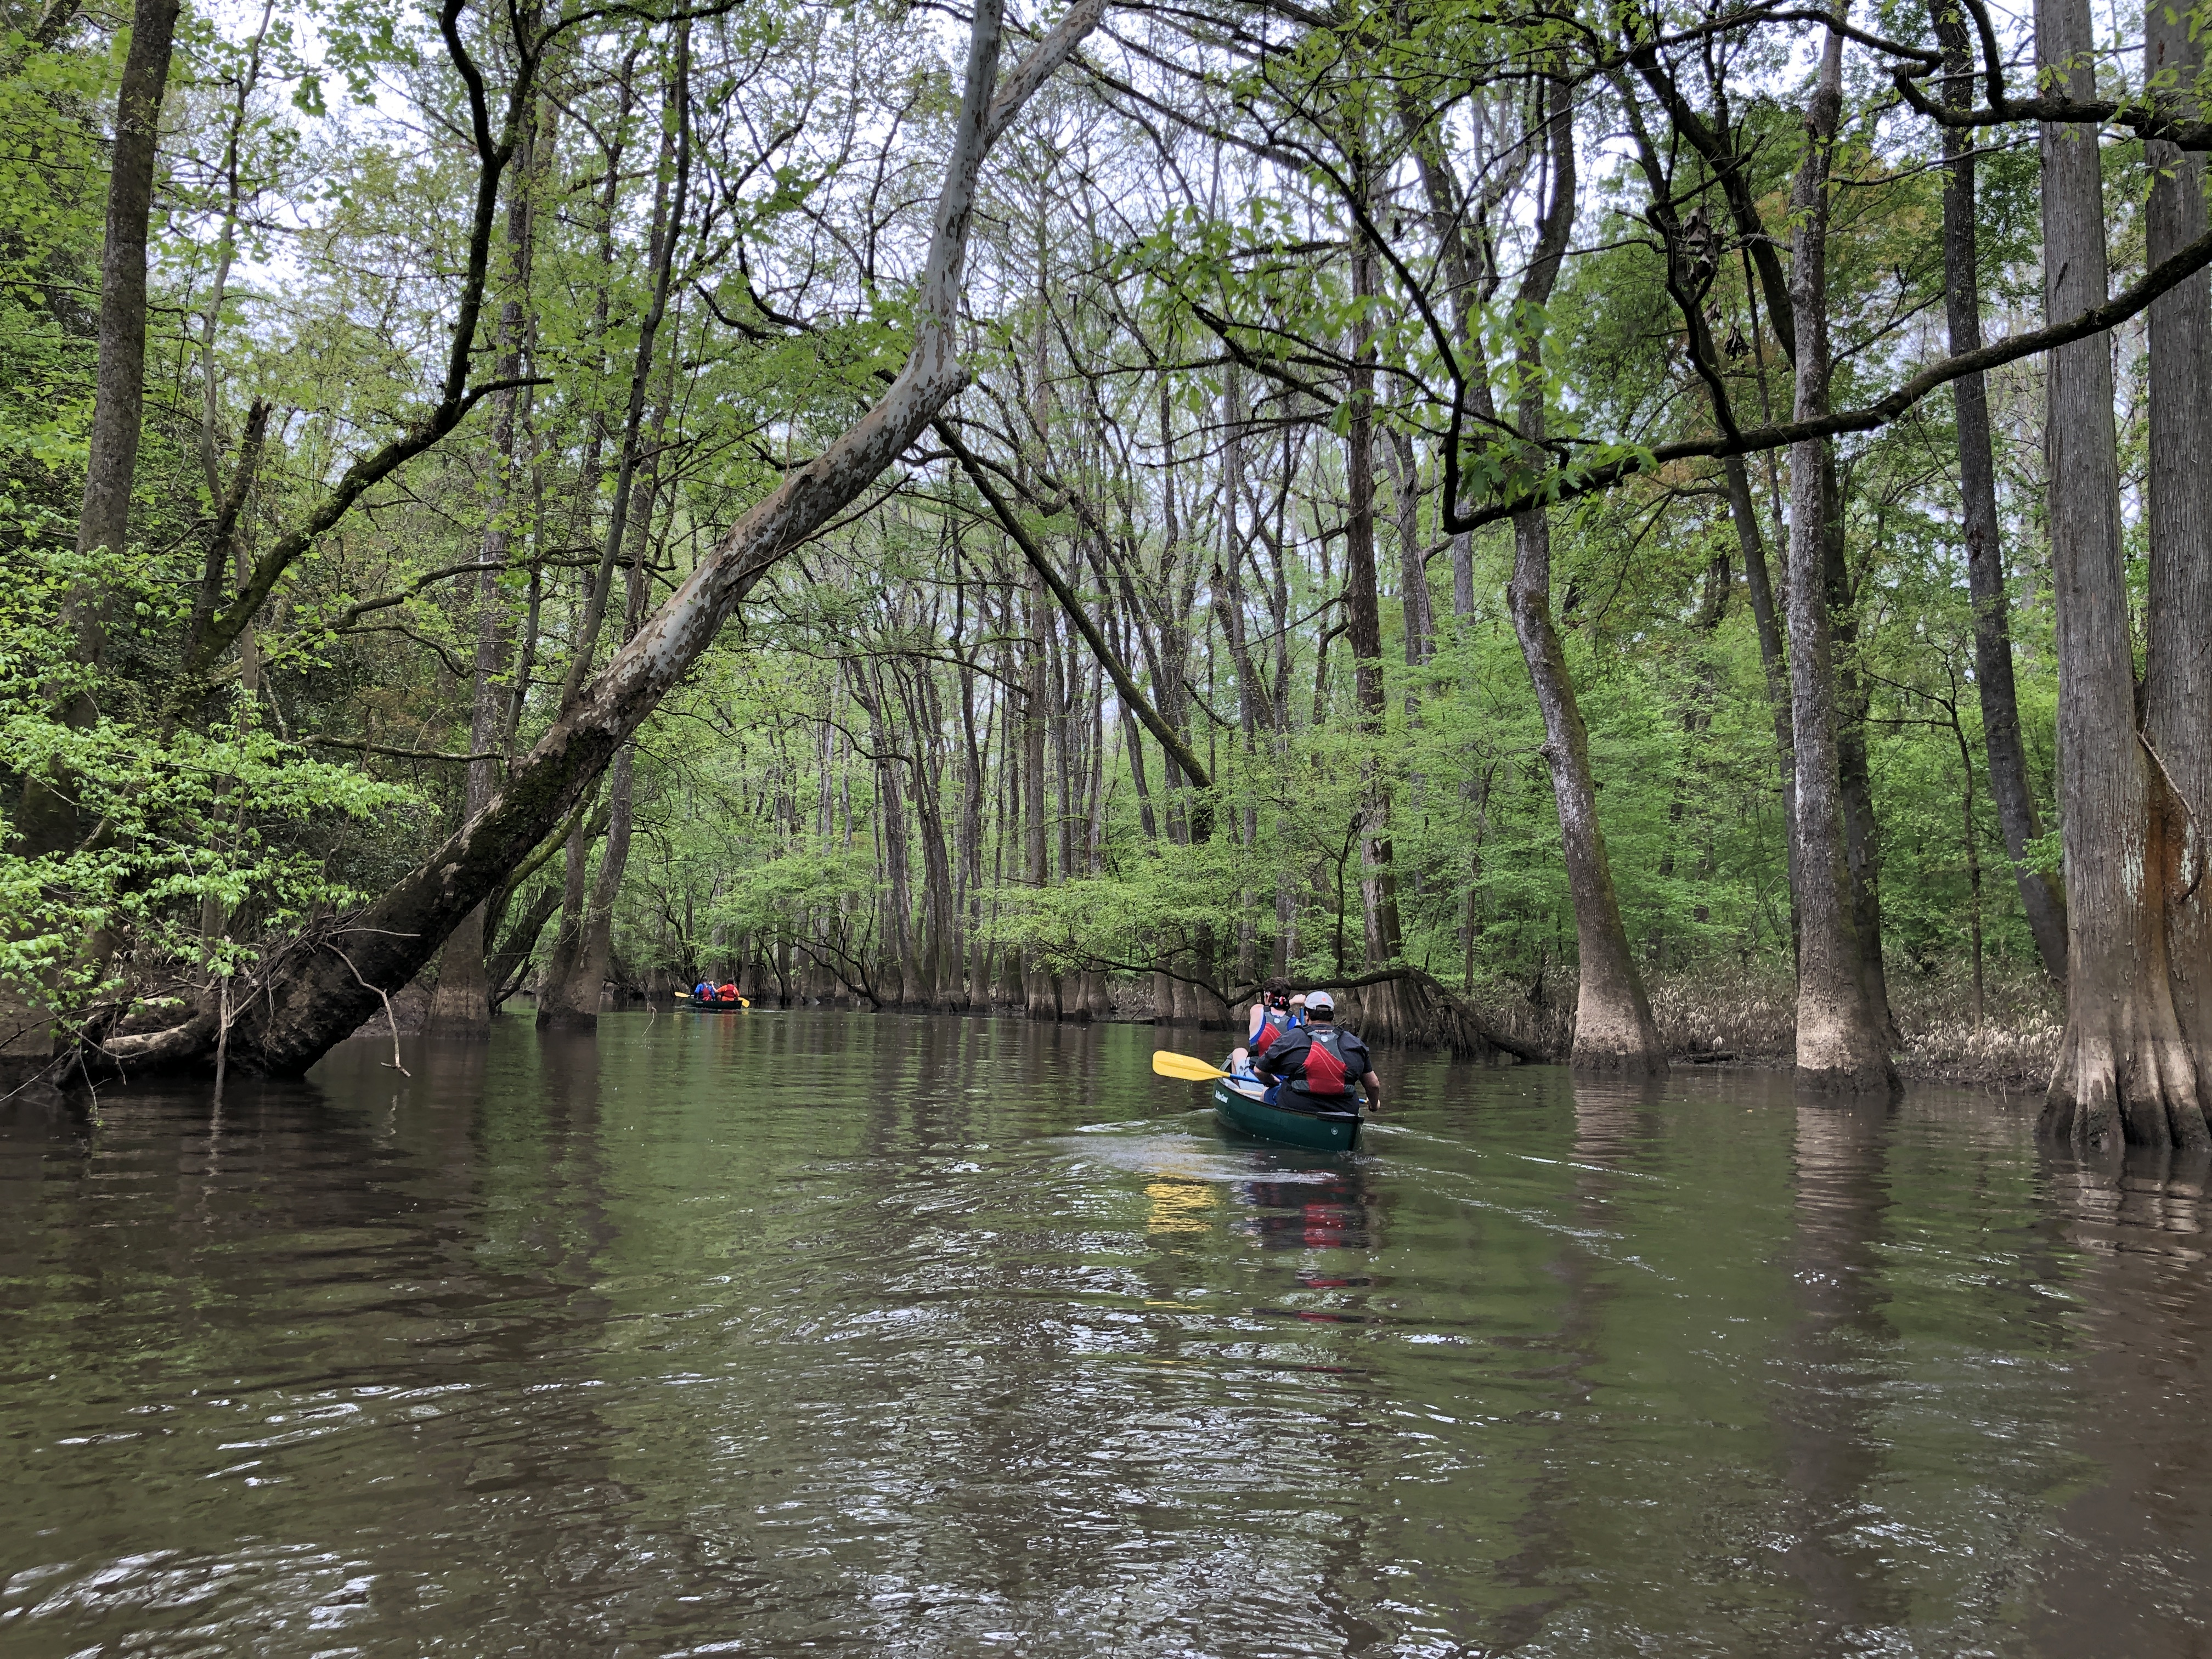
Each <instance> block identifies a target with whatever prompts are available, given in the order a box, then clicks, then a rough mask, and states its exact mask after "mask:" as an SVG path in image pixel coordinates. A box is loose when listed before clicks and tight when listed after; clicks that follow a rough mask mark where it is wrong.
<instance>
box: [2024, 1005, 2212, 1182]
mask: <svg viewBox="0 0 2212 1659" xmlns="http://www.w3.org/2000/svg"><path fill="white" fill-rule="evenodd" d="M2098 1012H2100V1013H2101V1014H2102V1015H2103V1016H2104V1018H2099V1019H2088V1018H2083V1017H2082V1015H2081V1013H2080V1012H2078V1011H2077V1012H2076V1013H2075V1017H2074V1018H2072V1019H2071V1020H2069V1022H2068V1024H2067V1027H2066V1036H2065V1037H2064V1039H2063V1042H2061V1044H2060V1046H2059V1050H2058V1062H2057V1065H2056V1066H2053V1067H2052V1068H2051V1089H2050V1092H2049V1094H2048V1095H2047V1096H2046V1097H2045V1101H2044V1106H2043V1117H2042V1120H2041V1121H2040V1122H2039V1124H2038V1125H2037V1131H2038V1133H2040V1134H2042V1135H2043V1136H2044V1137H2045V1139H2051V1140H2064V1141H2068V1142H2070V1143H2071V1144H2072V1145H2073V1146H2076V1147H2080V1148H2082V1149H2084V1150H2087V1151H2095V1152H2109V1151H2112V1150H2116V1149H2117V1148H2118V1147H2119V1146H2122V1145H2123V1144H2126V1145H2130V1146H2179V1147H2189V1148H2203V1147H2206V1146H2212V1132H2208V1130H2207V1127H2206V1125H2205V1120H2204V1110H2203V1095H2202V1093H2201V1092H2200V1091H2199V1088H2198V1083H2197V1068H2196V1066H2195V1065H2194V1064H2193V1063H2192V1062H2191V1059H2190V1055H2189V1049H2188V1047H2187V1045H2186V1044H2185V1043H2184V1042H2182V1040H2181V1032H2180V1029H2179V1026H2178V1025H2176V1024H2174V1023H2173V1021H2172V1019H2171V1018H2156V1017H2151V1018H2146V1016H2145V1011H2144V1010H2143V1008H2142V1006H2141V1005H2140V1004H2139V1003H2138V1002H2137V1001H2136V999H2134V998H2132V997H2130V998H2119V999H2113V1000H2110V1001H2109V1002H2107V1003H2106V1006H2104V1007H2103V1008H2101V1009H2100V1010H2099V1011H2098Z"/></svg>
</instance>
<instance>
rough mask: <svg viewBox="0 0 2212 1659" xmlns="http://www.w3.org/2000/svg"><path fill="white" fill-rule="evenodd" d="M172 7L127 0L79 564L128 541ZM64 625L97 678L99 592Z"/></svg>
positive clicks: (59, 830) (73, 705)
mask: <svg viewBox="0 0 2212 1659" xmlns="http://www.w3.org/2000/svg"><path fill="white" fill-rule="evenodd" d="M178 9H179V8H178V0H137V4H136V5H135V7H134V8H133V9H132V12H131V46H130V49H129V50H128V52H126V53H125V57H124V60H123V80H122V84H121V86H120V88H119V89H118V94H117V97H116V105H115V146H114V151H113V155H112V162H111V166H110V170H109V173H108V175H107V231H106V241H105V242H104V244H103V245H102V246H101V249H100V320H99V324H98V328H99V358H98V363H97V366H96V368H94V381H93V403H92V430H91V432H90V433H89V434H88V447H87V455H86V463H85V475H84V496H83V500H82V504H81V506H80V507H79V509H78V513H77V530H76V550H77V553H78V555H79V556H81V557H83V556H90V555H93V554H96V553H99V552H100V550H103V549H105V550H106V552H107V554H108V556H110V557H111V558H116V559H120V558H121V557H122V556H124V554H125V552H126V551H127V550H128V549H129V547H130V544H131V482H132V480H133V478H134V477H136V475H137V466H138V438H139V434H140V431H141V430H142V428H143V424H144V412H145V406H146V227H147V222H148V220H149V217H150V216H151V215H152V213H153V206H154V168H155V143H156V140H157V139H158V137H159V136H160V130H161V100H162V96H163V94H165V93H166V91H167V88H168V83H169V57H170V49H171V47H172V46H173V44H174V42H175V40H176V32H177V13H178ZM63 619H64V623H66V624H67V626H68V628H69V630H70V635H71V639H70V655H71V658H72V659H73V660H74V661H75V662H76V664H77V665H79V666H81V667H84V668H88V669H92V670H94V671H97V670H98V669H99V668H100V666H101V665H102V664H104V663H105V661H106V655H107V591H106V586H105V585H104V584H102V583H101V582H100V580H98V579H97V578H96V577H94V578H92V579H89V580H81V581H80V582H79V583H78V585H77V586H75V587H73V588H71V589H70V592H69V594H68V595H67V597H66V599H64V608H63ZM57 712H58V714H59V715H60V717H61V718H62V719H63V720H64V721H66V722H67V723H68V724H69V725H70V726H75V727H76V728H77V729H79V730H81V731H82V730H85V729H88V728H89V727H90V726H93V725H94V723H95V722H96V721H97V720H99V718H100V710H99V707H98V705H97V704H96V703H95V702H94V697H93V691H92V688H91V687H90V686H89V685H80V686H79V687H78V688H77V689H76V690H74V691H73V692H71V693H70V696H68V697H66V698H65V699H64V700H63V702H61V704H60V706H59V708H58V711H57ZM74 793H75V792H74V789H73V787H72V786H71V784H70V781H69V780H68V779H66V778H64V777H58V776H54V775H50V774H46V773H43V772H40V773H33V774H31V775H28V776H27V777H26V778H25V780H24V783H23V793H22V802H21V808H20V810H19V811H18V812H17V814H16V818H15V830H16V836H17V841H16V844H15V848H13V849H12V850H13V851H15V852H16V853H18V854H21V856H23V857H25V858H38V857H40V856H42V855H44V854H49V853H58V852H60V851H63V850H64V848H70V847H74V846H76V843H77V842H79V841H81V840H82V838H83V830H84V826H82V824H80V823H79V821H78V814H77V808H76V802H75V799H74ZM43 1031H44V1026H43V1025H41V1026H40V1032H41V1033H43ZM39 1040H41V1041H42V1040H43V1036H41V1037H40V1039H39Z"/></svg>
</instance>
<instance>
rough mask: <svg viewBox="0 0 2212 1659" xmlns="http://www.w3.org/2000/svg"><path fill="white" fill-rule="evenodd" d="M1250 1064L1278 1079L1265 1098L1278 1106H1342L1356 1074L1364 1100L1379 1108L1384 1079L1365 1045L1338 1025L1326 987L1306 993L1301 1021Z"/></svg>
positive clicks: (1325, 1108) (1336, 1108) (1347, 1103)
mask: <svg viewBox="0 0 2212 1659" xmlns="http://www.w3.org/2000/svg"><path fill="white" fill-rule="evenodd" d="M1252 1063H1253V1065H1254V1066H1255V1067H1256V1068H1257V1070H1258V1071H1259V1072H1260V1073H1261V1076H1263V1077H1272V1078H1279V1079H1281V1082H1280V1083H1279V1085H1278V1086H1277V1087H1275V1088H1273V1089H1270V1090H1269V1091H1267V1098H1268V1099H1270V1100H1273V1101H1277V1102H1278V1103H1280V1104H1282V1105H1285V1106H1292V1107H1297V1108H1299V1109H1303V1110H1306V1111H1343V1110H1344V1109H1346V1108H1347V1107H1350V1106H1352V1104H1353V1097H1352V1081H1353V1079H1358V1082H1359V1084H1360V1086H1361V1087H1363V1088H1364V1089H1365V1090H1366V1091H1367V1103H1368V1104H1369V1105H1370V1106H1372V1107H1373V1108H1374V1109H1376V1111H1378V1112H1379V1111H1381V1110H1382V1109H1383V1079H1381V1078H1379V1077H1377V1076H1376V1075H1375V1062H1374V1061H1373V1060H1371V1059H1370V1058H1369V1056H1368V1053H1367V1045H1366V1044H1365V1043H1364V1042H1361V1041H1360V1040H1359V1039H1358V1036H1354V1035H1353V1034H1352V1032H1350V1031H1347V1030H1343V1029H1342V1028H1341V1027H1340V1026H1339V1025H1338V1024H1337V1023H1336V999H1335V998H1334V997H1333V996H1331V995H1329V994H1328V992H1326V991H1316V992H1314V993H1313V994H1311V995H1310V996H1308V997H1307V998H1306V1023H1305V1024H1304V1025H1301V1026H1298V1027H1297V1028H1296V1029H1295V1030H1290V1031H1285V1033H1284V1034H1283V1035H1282V1036H1279V1037H1277V1038H1276V1039H1275V1040H1274V1042H1272V1043H1270V1044H1268V1045H1267V1053H1265V1054H1261V1055H1260V1056H1259V1057H1258V1058H1257V1059H1255V1060H1254V1061H1253V1062H1252Z"/></svg>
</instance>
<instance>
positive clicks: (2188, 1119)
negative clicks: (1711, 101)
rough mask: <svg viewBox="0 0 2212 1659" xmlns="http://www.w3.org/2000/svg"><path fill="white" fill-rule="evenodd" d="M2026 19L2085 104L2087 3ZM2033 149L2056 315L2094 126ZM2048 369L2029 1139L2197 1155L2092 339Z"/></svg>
mask: <svg viewBox="0 0 2212 1659" xmlns="http://www.w3.org/2000/svg"><path fill="white" fill-rule="evenodd" d="M2035 21H2036V61H2037V64H2038V66H2039V69H2040V70H2042V72H2043V73H2044V74H2045V75H2046V76H2051V77H2052V78H2053V79H2054V80H2057V82H2059V83H2060V84H2061V85H2063V86H2064V87H2065V88H2066V89H2067V91H2068V92H2069V93H2070V94H2071V95H2072V96H2074V97H2075V98H2083V99H2086V98H2090V97H2093V96H2094V95H2095V88H2094V84H2093V74H2092V71H2091V70H2090V68H2089V64H2090V62H2091V57H2090V54H2091V52H2092V49H2093V46H2094V44H2095V42H2094V37H2093V33H2092V29H2091V25H2090V20H2089V5H2088V0H2039V3H2038V5H2037V7H2036V19H2035ZM2040 150H2041V159H2042V163H2043V269H2044V281H2043V303H2044V313H2045V316H2046V317H2049V318H2052V319H2059V318H2066V317H2071V316H2073V315H2074V314H2075V313H2077V312H2080V311H2081V310H2083V309H2084V308H2086V307H2088V306H2093V305H2096V304H2099V303H2100V302H2101V301H2103V300H2104V299H2105V298H2106V254H2105V204H2104V190H2103V185H2102V180H2101V179H2100V155H2099V149H2098V143H2097V129H2096V127H2094V126H2093V125H2081V126H2076V125H2062V124H2057V123H2046V124H2045V125H2044V126H2043V128H2042V133H2041V143H2040ZM2047 362H2048V369H2047V371H2046V373H2047V392H2046V395H2047V397H2048V398H2049V407H2048V410H2047V411H2046V415H2045V443H2046V445H2047V446H2048V447H2049V469H2048V471H2049V477H2050V502H2049V515H2050V523H2051V585H2052V587H2053V590H2054V592H2055V594H2056V598H2057V623H2058V691H2059V696H2058V807H2059V817H2060V821H2061V823H2063V825H2064V826H2065V835H2066V919H2067V951H2066V963H2067V973H2066V1034H2065V1036H2064V1037H2063V1039H2062V1041H2061V1042H2060V1045H2059V1051H2058V1060H2057V1065H2056V1066H2054V1067H2053V1069H2052V1072H2051V1092H2050V1096H2049V1097H2048V1098H2047V1100H2046V1101H2045V1105H2044V1109H2043V1119H2042V1125H2041V1127H2042V1129H2043V1132H2044V1133H2045V1134H2047V1135H2051V1136H2053V1137H2060V1138H2065V1139H2070V1140H2072V1141H2073V1143H2074V1144H2075V1146H2091V1147H2099V1148H2103V1147H2110V1146H2117V1145H2118V1144H2119V1142H2120V1141H2121V1140H2122V1139H2127V1140H2132V1141H2138V1142H2142V1143H2145V1144H2148V1145H2151V1146H2166V1145H2172V1144H2179V1145H2182V1146H2203V1145H2204V1144H2205V1140H2206V1132H2205V1123H2204V1115H2203V1111H2202V1109H2200V1104H2199V1100H2198V1096H2197V1073H2196V1068H2195V1066H2193V1065H2192V1064H2191V1060H2190V1054H2189V1050H2188V1048H2187V1046H2186V1045H2185V1043H2184V1042H2183V1040H2182V1036H2181V1028H2180V1026H2179V1024H2178V1023H2177V1021H2176V1020H2175V1018H2174V1012H2173V995H2172V989H2171V988H2170V987H2169V984H2168V981H2167V978H2166V929H2165V917H2164V915H2163V914H2162V912H2163V906H2162V905H2161V903H2160V896H2161V895H2160V888H2159V884H2158V878H2157V872H2159V871H2160V868H2161V867H2162V866H2163V864H2164V861H2165V853H2164V848H2163V847H2162V846H2161V845H2160V842H2161V839H2162V836H2161V834H2160V832H2161V830H2162V829H2163V818H2162V817H2161V816H2160V815H2159V814H2158V813H2156V812H2155V811H2154V793H2153V788H2152V774H2151V763H2150V760H2149V757H2148V755H2147V754H2146V753H2145V751H2144V748H2143V744H2142V740H2141V738H2140V737H2139V735H2138V733H2137V732H2136V708H2135V663H2134V658H2133V655H2132V651H2131V641H2130V636H2129V614H2128V588H2127V574H2126V571H2125V568H2124V566H2123V564H2122V562H2121V554H2120V501H2119V468H2118V456H2117V453H2116V451H2115V447H2114V431H2113V421H2112V347H2111V344H2110V343H2109V342H2107V341H2106V339H2105V338H2104V337H2102V336H2101V335H2095V336H2092V337H2089V338H2088V339H2086V340H2079V341H2075V343H2072V344H2069V345H2062V346H2060V347H2059V348H2057V349H2056V350H2055V351H2053V352H2052V353H2051V356H2050V357H2049V358H2048V360H2047Z"/></svg>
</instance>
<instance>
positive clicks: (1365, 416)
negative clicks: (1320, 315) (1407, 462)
mask: <svg viewBox="0 0 2212 1659" xmlns="http://www.w3.org/2000/svg"><path fill="white" fill-rule="evenodd" d="M1352 292H1353V294H1354V295H1358V297H1360V298H1362V299H1370V298H1372V297H1373V295H1374V292H1375V254H1374V250H1373V248H1372V247H1371V246H1370V245H1369V244H1368V242H1367V240H1366V239H1365V238H1364V237H1360V238H1358V239H1356V240H1355V241H1354V242H1353V245H1352ZM1351 404H1352V420H1351V424H1350V427H1349V428H1348V432H1347V435H1346V449H1345V469H1344V470H1345V477H1346V494H1347V495H1348V496H1349V511H1348V513H1347V515H1346V520H1345V531H1344V615H1345V629H1344V631H1345V638H1346V642H1347V643H1349V644H1350V646H1351V647H1352V703H1353V707H1354V708H1356V709H1357V710H1358V730H1359V732H1361V733H1362V734H1363V735H1364V737H1365V738H1366V739H1367V741H1366V743H1365V744H1363V745H1362V747H1363V750H1364V752H1363V754H1362V756H1361V759H1360V763H1359V769H1360V796H1359V808H1358V811H1359V912H1360V921H1361V938H1362V943H1363V945H1364V951H1363V959H1364V963H1365V965H1366V966H1367V967H1369V968H1387V967H1389V966H1392V965H1393V964H1394V963H1395V962H1396V961H1397V958H1398V955H1399V952H1400V951H1401V949H1402V948H1403V943H1404V941H1403V938H1402V934H1401V928H1400V923H1399V917H1398V874H1397V870H1396V868H1395V858H1394V856H1393V854H1394V849H1393V848H1392V847H1391V844H1390V786H1389V780H1388V779H1387V778H1385V777H1384V776H1383V769H1382V761H1381V759H1380V756H1379V753H1378V751H1379V750H1381V749H1382V747H1383V735H1384V730H1385V727H1386V726H1387V725H1388V723H1389V710H1388V707H1387V698H1386V695H1385V692H1384V690H1383V607H1382V597H1381V593H1380V592H1379V590H1378V586H1377V582H1376V571H1375V420H1374V414H1375V347H1374V343H1373V340H1372V337H1371V333H1370V326H1369V323H1368V320H1367V315H1366V313H1365V312H1364V311H1363V312H1362V313H1360V319H1359V321H1358V324H1357V325H1356V327H1355V334H1354V340H1353V349H1352V398H1351ZM1376 989H1377V990H1378V991H1382V992H1383V994H1381V995H1378V996H1375V997H1371V998H1370V999H1368V1000H1367V1002H1366V1005H1365V1006H1364V1008H1363V1010H1362V1024H1364V1026H1365V1027H1366V1028H1367V1031H1368V1035H1370V1036H1383V1037H1396V1036H1401V1035H1403V1031H1402V1026H1403V1024H1404V1022H1403V1021H1402V1020H1401V1018H1399V1007H1398V1002H1397V999H1396V996H1395V992H1396V989H1397V984H1396V981H1389V984H1388V985H1387V987H1376Z"/></svg>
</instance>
